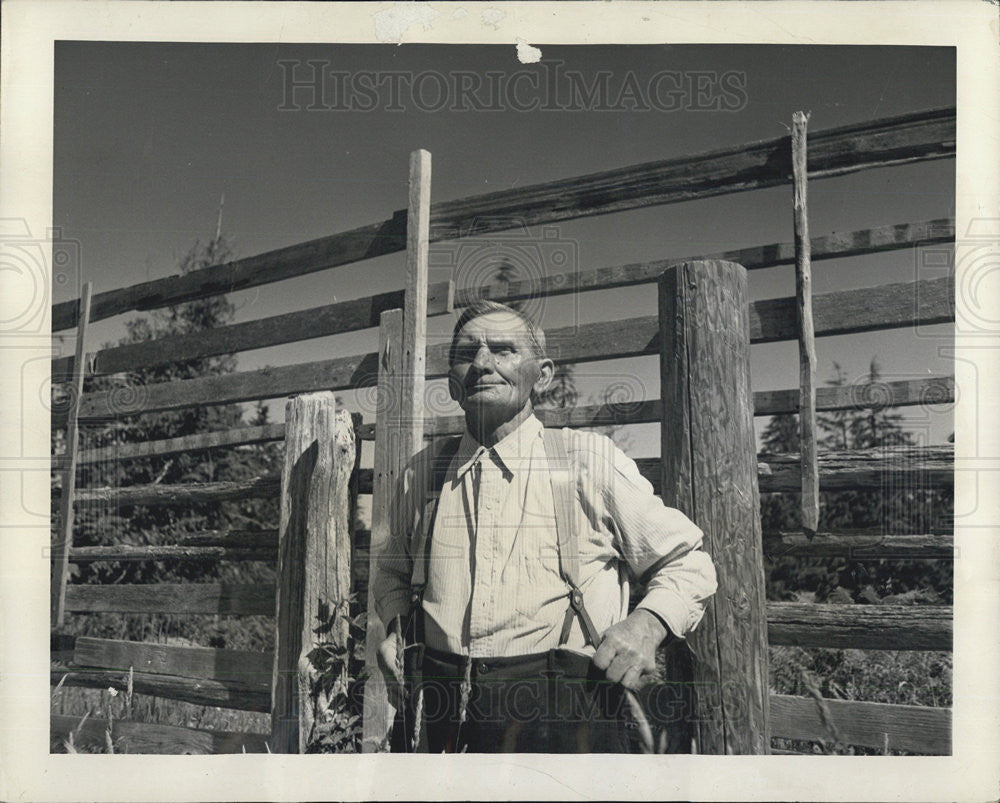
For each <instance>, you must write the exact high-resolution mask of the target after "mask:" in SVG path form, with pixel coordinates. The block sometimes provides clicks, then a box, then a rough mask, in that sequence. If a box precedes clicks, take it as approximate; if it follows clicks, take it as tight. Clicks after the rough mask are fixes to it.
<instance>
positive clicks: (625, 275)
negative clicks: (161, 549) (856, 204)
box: [52, 218, 955, 377]
mask: <svg viewBox="0 0 1000 803" xmlns="http://www.w3.org/2000/svg"><path fill="white" fill-rule="evenodd" d="M954 239H955V226H954V221H953V220H951V219H947V218H945V219H938V220H929V221H924V222H922V223H905V224H897V225H891V226H878V227H876V228H873V229H862V230H858V231H853V232H846V233H843V234H829V235H826V236H823V237H816V238H815V239H813V240H812V241H811V249H812V257H813V259H814V260H822V259H834V258H842V257H848V256H859V255H862V254H874V253H880V252H884V251H889V250H897V249H902V248H915V247H918V246H926V245H930V244H933V243H944V242H954ZM698 259H722V260H727V261H731V262H736V263H738V264H740V265H743V267H745V268H747V269H748V270H755V269H760V268H770V267H775V266H778V265H785V264H789V263H791V262H793V261H794V243H772V244H770V245H761V246H754V247H751V248H740V249H735V250H732V251H725V252H722V253H718V254H708V255H699V256H688V257H682V258H679V259H678V258H673V259H660V260H654V261H652V262H645V263H637V264H628V265H618V266H615V267H606V268H596V269H592V270H585V271H574V272H570V273H559V274H553V275H550V276H543V277H539V278H530V279H522V280H516V281H512V282H507V283H504V284H494V285H485V286H482V287H471V288H464V289H462V290H457V291H456V290H455V289H454V283H453V282H451V281H449V282H439V283H435V284H432V285H430V286H429V287H428V301H427V312H428V314H429V315H440V314H443V313H446V312H450V311H451V310H452V309H453V307H455V306H465V305H467V304H470V303H471V302H472V301H473V300H474V299H477V298H489V299H492V300H494V301H503V302H508V301H517V300H521V299H525V298H539V297H542V296H557V295H566V294H569V293H576V292H584V291H596V290H610V289H614V288H619V287H629V286H634V285H638V284H648V283H651V282H654V281H656V277H657V276H659V274H660V273H662V272H663V271H664V270H666V269H667V268H668V267H669V266H670V265H675V264H678V263H680V262H690V261H694V260H698ZM403 293H404V291H402V290H397V291H393V292H391V293H381V294H378V295H374V296H368V297H364V298H357V299H352V300H350V301H342V302H338V303H336V304H330V305H326V306H322V307H316V308H313V309H308V310H303V311H301V312H292V313H286V314H283V315H276V316H272V317H268V318H261V319H258V320H254V321H247V322H245V323H238V324H231V325H229V326H223V327H220V328H218V329H212V330H209V331H206V332H197V333H193V334H189V335H178V336H173V337H168V338H162V339H159V340H150V341H144V342H142V343H130V344H127V345H124V346H114V347H111V348H107V349H101V350H99V351H96V352H93V353H91V354H89V355H88V357H87V364H88V365H90V366H92V370H93V372H94V373H97V374H112V373H117V372H123V371H135V370H138V369H140V368H148V367H152V366H155V365H161V364H164V363H168V362H172V361H179V360H188V359H195V358H199V357H208V356H214V355H218V354H230V353H234V352H238V351H246V350H250V349H256V348H264V347H267V346H274V345H278V344H281V343H288V342H292V341H299V340H308V339H310V338H316V337H323V336H327V335H332V334H337V333H342V332H352V331H357V330H361V329H367V328H371V327H374V326H377V325H378V315H379V313H380V312H381V311H382V310H385V309H391V308H393V307H402V306H403ZM453 296H454V298H453ZM73 360H74V358H73V357H72V356H65V357H56V358H54V359H53V360H52V375H53V376H54V377H61V376H69V375H70V374H71V372H72V370H73Z"/></svg>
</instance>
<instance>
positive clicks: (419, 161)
mask: <svg viewBox="0 0 1000 803" xmlns="http://www.w3.org/2000/svg"><path fill="white" fill-rule="evenodd" d="M430 209H431V155H430V154H429V153H428V152H427V151H423V150H417V151H414V152H413V153H411V154H410V206H409V213H408V217H407V226H406V303H405V304H404V305H403V336H402V346H403V350H402V364H401V366H400V369H401V373H400V374H399V394H398V396H397V401H398V404H399V407H400V410H399V414H398V421H399V456H398V460H399V461H400V463H401V464H402V463H406V462H408V461H409V459H410V457H411V456H413V455H414V454H415V453H416V452H417V451H418V450H419V449H420V447H421V446H422V444H423V436H424V375H425V374H426V372H427V281H428V278H427V277H428V270H429V268H428V264H427V259H428V254H427V250H428V244H429V237H430Z"/></svg>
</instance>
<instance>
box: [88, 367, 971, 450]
mask: <svg viewBox="0 0 1000 803" xmlns="http://www.w3.org/2000/svg"><path fill="white" fill-rule="evenodd" d="M797 394H798V391H797V390H794V389H789V390H758V391H755V392H754V394H753V400H754V415H755V416H763V415H776V414H779V413H794V412H795V411H796V407H797V404H798V401H797V398H796V397H797ZM954 400H955V379H954V377H951V376H932V377H927V378H924V379H901V380H894V381H890V382H879V383H877V384H857V385H848V386H842V387H828V388H818V389H817V391H816V409H817V410H820V411H831V410H861V409H868V408H879V409H882V408H886V407H906V406H911V405H918V404H947V403H951V402H953V401H954ZM662 409H663V408H662V402H661V401H660V400H659V399H646V400H641V401H640V400H631V399H625V400H621V401H610V402H607V403H605V404H594V405H581V406H579V407H570V408H565V409H545V408H540V409H539V410H537V411H536V412H537V414H538V417H539V419H540V420H541V422H542V423H543V424H544V425H545V426H547V427H599V426H606V425H623V424H651V423H655V422H658V421H659V420H660V418H661V416H662ZM376 428H377V424H375V423H367V424H362V425H361V426H359V427H358V428H357V434H358V437H360V438H361V440H365V441H373V440H375V431H376ZM464 428H465V418H464V416H461V415H454V416H434V417H428V418H425V419H424V434H425V435H430V436H440V435H460V434H461V433H462V431H463V430H464ZM284 439H285V425H284V424H265V425H264V426H259V427H257V426H252V427H236V428H234V429H227V430H220V431H216V432H206V433H201V434H198V435H186V436H184V437H181V438H165V439H163V440H157V441H147V442H144V443H126V444H119V445H115V446H106V447H103V448H99V449H88V450H84V451H81V452H80V455H79V457H78V459H77V462H78V463H87V464H89V463H100V462H106V461H115V460H136V459H139V458H143V457H151V456H165V455H170V454H177V453H180V452H193V451H199V450H202V449H221V448H229V447H233V446H242V445H246V444H251V443H266V442H269V441H282V440H284Z"/></svg>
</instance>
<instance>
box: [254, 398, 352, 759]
mask: <svg viewBox="0 0 1000 803" xmlns="http://www.w3.org/2000/svg"><path fill="white" fill-rule="evenodd" d="M354 456H355V440H354V427H353V426H352V425H351V417H350V414H349V413H348V412H347V411H346V410H339V411H338V410H337V402H336V397H335V396H334V394H333V393H330V392H325V393H312V394H308V395H303V396H297V397H295V398H294V399H291V400H289V402H288V404H287V405H286V406H285V456H284V463H283V466H282V470H281V525H280V529H279V531H278V538H279V542H278V584H277V615H276V617H275V618H276V622H277V639H276V641H277V649H276V650H275V658H274V660H275V668H274V678H273V682H272V691H273V697H272V709H271V741H270V747H271V750H272V752H275V753H303V752H305V748H306V745H307V743H308V740H309V736H310V732H311V730H312V725H313V721H314V716H315V710H314V706H315V705H316V700H315V697H314V694H313V692H314V689H315V683H316V680H317V671H316V667H315V665H314V662H313V660H311V656H312V655H315V653H314V650H315V648H316V647H317V646H318V645H319V644H320V643H325V644H330V645H331V646H333V647H335V648H347V647H348V617H349V614H350V611H349V607H348V600H349V597H350V592H351V521H350V479H351V472H352V471H353V469H354ZM345 660H346V659H345Z"/></svg>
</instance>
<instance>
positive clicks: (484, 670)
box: [479, 663, 490, 675]
mask: <svg viewBox="0 0 1000 803" xmlns="http://www.w3.org/2000/svg"><path fill="white" fill-rule="evenodd" d="M489 671H490V667H489V664H486V663H481V664H480V665H479V674H480V675H485V674H486V673H487V672H489Z"/></svg>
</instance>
